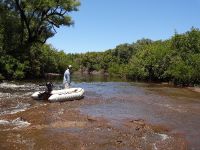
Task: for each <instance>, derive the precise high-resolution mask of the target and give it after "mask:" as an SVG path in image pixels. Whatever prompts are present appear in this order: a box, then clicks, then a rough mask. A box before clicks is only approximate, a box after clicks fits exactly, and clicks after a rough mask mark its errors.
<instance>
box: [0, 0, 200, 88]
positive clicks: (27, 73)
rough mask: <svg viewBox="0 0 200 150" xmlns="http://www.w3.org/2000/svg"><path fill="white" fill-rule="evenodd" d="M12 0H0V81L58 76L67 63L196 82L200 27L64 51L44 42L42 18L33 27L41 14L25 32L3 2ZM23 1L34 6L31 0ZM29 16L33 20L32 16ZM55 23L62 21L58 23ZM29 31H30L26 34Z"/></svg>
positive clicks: (78, 68) (181, 82) (198, 80)
mask: <svg viewBox="0 0 200 150" xmlns="http://www.w3.org/2000/svg"><path fill="white" fill-rule="evenodd" d="M12 1H13V0H11V1H3V3H2V2H1V3H0V11H1V13H0V80H1V79H3V78H4V79H24V78H41V77H44V75H45V73H61V74H63V72H64V70H65V69H66V67H67V65H68V64H71V65H72V66H73V70H74V71H78V72H82V73H88V74H90V73H96V72H98V73H102V74H107V75H110V76H119V77H121V78H127V79H133V80H145V81H159V82H172V83H174V84H176V85H184V86H189V85H195V84H200V31H199V29H197V28H191V30H190V31H188V32H186V33H183V34H178V33H175V34H174V35H173V36H172V38H170V39H168V40H164V41H161V40H158V41H152V40H150V39H141V40H138V41H136V42H135V43H132V44H121V45H118V46H116V48H114V49H109V50H106V51H104V52H87V53H82V54H66V53H64V52H63V51H58V50H56V49H55V48H53V47H51V46H50V45H47V44H44V42H45V40H46V39H47V38H49V37H51V36H53V32H52V30H50V29H49V26H48V25H47V26H46V29H45V30H44V31H42V29H43V27H44V25H46V24H45V23H46V22H45V23H44V24H43V26H42V27H41V26H39V27H38V26H37V23H38V20H40V19H41V18H39V19H38V20H37V19H36V18H35V19H33V21H32V23H31V24H30V31H28V28H27V27H26V28H25V24H24V23H23V21H22V18H21V19H20V17H19V14H17V13H16V12H18V11H16V12H15V11H13V10H14V8H8V6H9V7H10V6H11V4H9V5H8V4H6V5H5V3H6V2H12ZM37 1H39V0H37ZM37 1H35V2H37ZM51 1H53V0H51ZM40 2H41V3H42V2H44V3H45V2H47V1H40ZM72 2H73V1H72ZM13 3H14V1H13ZM27 3H28V4H27V5H31V6H32V5H36V4H35V3H34V4H32V3H33V2H32V1H27ZM41 3H39V4H41ZM3 4H4V5H3ZM39 4H38V5H39ZM48 4H49V3H48ZM72 4H73V3H72ZM38 5H37V7H39V6H38ZM46 5H47V4H45V5H42V6H46ZM22 6H23V5H22ZM77 6H78V4H77ZM74 7H76V6H74ZM22 8H24V6H23V7H22ZM27 8H28V9H27V11H28V10H30V7H27ZM45 8H46V7H45ZM45 8H42V10H43V9H45ZM67 8H68V7H67ZM70 10H71V8H70ZM50 12H51V11H50ZM59 12H60V10H59ZM34 13H35V11H34ZM30 14H31V13H29V14H28V15H30ZM30 16H31V15H30ZM49 16H50V15H49ZM31 17H32V18H34V15H32V16H31ZM32 18H29V19H32ZM57 21H58V20H56V21H55V23H57ZM68 21H69V20H68ZM30 22H31V21H30ZM25 23H26V22H25ZM58 23H61V24H60V25H62V23H63V22H58ZM68 23H70V22H68ZM41 24H42V23H41ZM38 25H40V24H38ZM37 27H38V28H37ZM24 28H25V30H23V29H24ZM37 29H38V30H41V33H40V32H39V31H38V32H39V33H40V34H39V33H38V32H36V31H37ZM47 29H49V30H47ZM51 29H53V28H51ZM31 31H33V33H32V34H33V35H32V34H31V33H30V35H29V32H31ZM35 32H36V33H35ZM22 33H23V34H22ZM46 33H49V34H48V35H46ZM35 34H37V37H35ZM41 40H43V41H44V42H41Z"/></svg>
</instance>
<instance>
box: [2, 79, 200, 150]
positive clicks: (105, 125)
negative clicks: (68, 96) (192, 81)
mask: <svg viewBox="0 0 200 150" xmlns="http://www.w3.org/2000/svg"><path fill="white" fill-rule="evenodd" d="M72 86H74V87H82V88H84V89H85V91H86V92H85V96H84V99H82V100H74V101H67V102H62V103H50V102H48V101H35V100H32V99H31V98H30V95H31V94H32V93H33V92H34V91H37V90H42V89H44V88H45V87H44V86H38V83H2V84H0V108H1V110H0V149H69V150H71V149H77V150H80V149H81V150H90V149H91V150H93V149H97V150H98V149H99V150H103V149H109V150H111V149H123V150H124V149H130V150H132V149H141V150H143V149H144V150H145V149H152V150H157V149H161V150H162V149H163V150H166V149H170V150H171V149H174V150H177V149H180V150H185V149H198V147H199V146H200V145H199V143H198V139H196V138H198V137H199V135H200V131H199V130H198V125H199V124H198V123H199V120H200V118H199V116H200V115H199V114H200V111H199V106H200V101H199V95H198V94H197V93H195V92H192V91H189V90H188V89H178V88H170V87H160V85H159V86H158V85H149V84H137V83H126V82H81V83H79V82H76V83H73V84H72ZM60 87H61V83H60V82H57V83H56V84H55V88H57V89H58V88H60ZM190 115H191V116H190ZM189 118H190V119H189ZM196 119H198V120H196ZM186 120H187V121H188V122H186ZM181 124H182V125H181Z"/></svg>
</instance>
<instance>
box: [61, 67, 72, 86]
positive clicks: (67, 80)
mask: <svg viewBox="0 0 200 150" xmlns="http://www.w3.org/2000/svg"><path fill="white" fill-rule="evenodd" d="M63 83H64V84H65V83H68V84H70V83H71V80H70V71H69V69H67V70H65V73H64V77H63Z"/></svg>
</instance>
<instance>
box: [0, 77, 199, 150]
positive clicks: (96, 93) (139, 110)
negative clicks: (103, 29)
mask: <svg viewBox="0 0 200 150" xmlns="http://www.w3.org/2000/svg"><path fill="white" fill-rule="evenodd" d="M73 81H74V82H72V86H73V87H82V88H84V90H85V98H84V99H83V101H84V100H87V99H88V98H89V99H95V98H98V99H101V101H102V103H99V104H94V105H86V106H81V107H80V108H79V110H80V112H81V113H83V114H86V115H90V116H94V117H103V118H107V119H108V120H110V121H111V122H113V123H114V124H116V125H117V124H118V123H119V122H120V121H121V120H125V119H144V120H146V121H147V122H149V123H151V124H156V125H163V126H165V127H166V128H168V129H169V130H170V132H171V133H174V134H179V135H181V136H183V137H184V138H185V139H186V140H187V141H188V145H189V149H192V150H197V149H199V147H200V93H197V92H193V91H191V90H189V89H187V88H175V87H169V86H167V85H161V84H153V83H139V82H122V81H120V80H110V79H107V78H98V79H96V78H95V79H94V78H84V77H82V78H80V77H79V78H74V79H73ZM44 83H45V81H40V82H36V81H34V82H30V81H27V82H4V83H1V84H0V108H1V109H0V133H1V132H4V131H9V130H11V131H10V132H12V129H16V128H25V127H27V126H29V124H30V123H29V122H27V121H25V120H23V119H21V118H14V119H13V120H7V119H6V117H4V116H6V115H12V114H13V115H14V114H16V113H19V112H24V111H27V110H29V109H31V108H33V107H37V106H40V105H45V104H46V103H43V102H38V101H35V100H32V99H31V98H30V95H31V94H32V93H33V92H34V91H38V90H42V89H44V88H45V87H44V86H43V85H44ZM53 83H54V85H55V87H54V88H55V89H60V88H62V81H59V80H56V81H53ZM1 141H2V140H0V143H1Z"/></svg>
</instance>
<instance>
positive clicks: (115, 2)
mask: <svg viewBox="0 0 200 150" xmlns="http://www.w3.org/2000/svg"><path fill="white" fill-rule="evenodd" d="M71 16H72V18H73V20H74V21H75V25H74V26H71V27H65V26H63V27H60V28H59V29H57V34H56V35H55V36H54V37H52V38H50V39H48V41H47V43H50V44H52V45H53V47H55V48H56V49H58V50H64V51H65V52H66V53H84V52H88V51H105V50H108V49H112V48H115V47H116V46H117V45H119V44H123V43H133V42H136V41H137V40H139V39H141V38H150V39H152V40H160V39H162V40H165V39H168V38H170V37H171V36H173V34H174V32H175V31H177V32H178V33H183V32H186V31H188V30H190V28H191V27H192V26H193V27H197V28H200V0H81V6H80V7H79V11H78V12H74V13H72V14H71Z"/></svg>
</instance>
